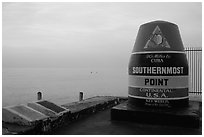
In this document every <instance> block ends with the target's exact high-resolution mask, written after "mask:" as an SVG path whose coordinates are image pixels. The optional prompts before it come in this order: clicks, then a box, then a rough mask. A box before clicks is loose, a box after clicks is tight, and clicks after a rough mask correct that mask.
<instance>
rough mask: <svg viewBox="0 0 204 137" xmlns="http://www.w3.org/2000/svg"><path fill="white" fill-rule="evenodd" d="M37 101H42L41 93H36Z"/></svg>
mask: <svg viewBox="0 0 204 137" xmlns="http://www.w3.org/2000/svg"><path fill="white" fill-rule="evenodd" d="M37 99H38V100H42V93H41V92H38V93H37Z"/></svg>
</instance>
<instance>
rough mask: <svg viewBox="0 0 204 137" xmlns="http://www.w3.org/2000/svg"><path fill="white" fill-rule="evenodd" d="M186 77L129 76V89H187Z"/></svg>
mask: <svg viewBox="0 0 204 137" xmlns="http://www.w3.org/2000/svg"><path fill="white" fill-rule="evenodd" d="M188 79H189V77H188V76H138V75H129V78H128V81H129V86H131V87H143V88H144V87H145V88H149V87H155V88H178V87H180V88H181V87H182V88H185V87H188Z"/></svg>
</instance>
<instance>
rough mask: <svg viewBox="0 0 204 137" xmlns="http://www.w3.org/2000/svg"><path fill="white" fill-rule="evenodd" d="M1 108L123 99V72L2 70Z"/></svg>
mask: <svg viewBox="0 0 204 137" xmlns="http://www.w3.org/2000/svg"><path fill="white" fill-rule="evenodd" d="M2 71H3V73H2V77H3V79H2V106H3V107H4V106H9V105H16V104H25V103H27V102H32V101H36V100H37V92H38V91H41V92H42V93H43V99H47V100H50V101H53V102H55V103H57V104H63V103H68V102H73V101H78V99H79V91H83V92H84V98H88V97H93V96H104V95H107V96H109V95H111V96H112V95H113V96H127V95H128V93H127V92H128V90H127V83H128V75H127V69H81V68H80V69H78V68H77V69H76V68H3V70H2Z"/></svg>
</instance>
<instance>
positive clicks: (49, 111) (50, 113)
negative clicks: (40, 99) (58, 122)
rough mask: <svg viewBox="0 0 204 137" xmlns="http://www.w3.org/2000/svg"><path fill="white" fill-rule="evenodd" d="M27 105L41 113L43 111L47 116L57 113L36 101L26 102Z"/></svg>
mask: <svg viewBox="0 0 204 137" xmlns="http://www.w3.org/2000/svg"><path fill="white" fill-rule="evenodd" d="M27 106H28V107H31V108H32V109H35V110H36V111H39V112H41V113H43V114H44V115H46V116H49V117H51V118H52V117H57V116H58V115H57V113H56V112H54V111H52V110H50V109H48V108H46V107H44V106H42V105H40V104H38V103H36V102H33V103H28V104H27Z"/></svg>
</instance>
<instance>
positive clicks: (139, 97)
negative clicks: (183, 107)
mask: <svg viewBox="0 0 204 137" xmlns="http://www.w3.org/2000/svg"><path fill="white" fill-rule="evenodd" d="M128 96H129V97H132V98H138V99H152V100H179V99H187V98H189V96H186V97H179V98H178V97H177V98H148V97H141V96H133V95H128Z"/></svg>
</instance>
